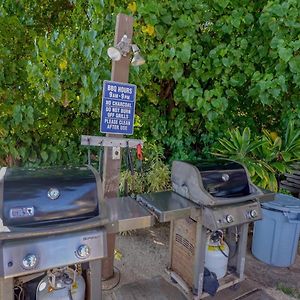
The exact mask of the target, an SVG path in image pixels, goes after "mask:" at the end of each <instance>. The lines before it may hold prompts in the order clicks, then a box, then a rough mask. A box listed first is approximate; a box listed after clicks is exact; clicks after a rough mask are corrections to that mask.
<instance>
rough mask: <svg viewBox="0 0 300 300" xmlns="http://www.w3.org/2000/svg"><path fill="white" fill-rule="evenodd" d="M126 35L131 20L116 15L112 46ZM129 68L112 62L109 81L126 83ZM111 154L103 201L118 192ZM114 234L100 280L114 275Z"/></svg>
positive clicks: (108, 153)
mask: <svg viewBox="0 0 300 300" xmlns="http://www.w3.org/2000/svg"><path fill="white" fill-rule="evenodd" d="M124 35H127V37H128V38H129V39H131V40H132V35H133V18H132V17H130V16H127V15H124V14H118V15H117V20H116V29H115V41H114V45H117V44H118V42H119V41H120V40H121V39H122V37H123V36H124ZM129 66H130V55H127V56H122V58H121V59H120V60H119V61H113V62H112V73H111V80H112V81H117V82H128V77H129ZM106 136H107V137H120V138H121V137H122V135H114V134H107V135H106ZM117 156H118V155H115V154H114V153H113V148H112V147H104V163H103V164H104V165H103V190H104V199H105V200H106V201H109V198H114V197H117V195H118V191H119V182H120V171H121V157H122V156H121V155H119V157H120V158H119V159H116V157H117ZM115 240H116V235H115V234H108V236H107V245H108V257H107V258H105V259H104V260H103V261H102V279H104V280H105V279H108V278H110V277H112V276H113V275H114V267H113V265H114V249H115Z"/></svg>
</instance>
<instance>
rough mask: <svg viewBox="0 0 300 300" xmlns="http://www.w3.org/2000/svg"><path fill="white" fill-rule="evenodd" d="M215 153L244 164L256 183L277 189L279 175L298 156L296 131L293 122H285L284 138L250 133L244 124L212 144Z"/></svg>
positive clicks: (297, 131)
mask: <svg viewBox="0 0 300 300" xmlns="http://www.w3.org/2000/svg"><path fill="white" fill-rule="evenodd" d="M214 150H215V152H216V153H215V154H216V155H217V156H221V157H225V158H230V159H233V160H236V161H239V162H242V163H244V164H245V165H246V166H247V168H248V170H249V173H250V175H251V177H252V179H253V181H254V183H256V184H257V185H259V186H261V187H263V188H268V189H270V190H272V191H278V188H279V187H278V180H279V178H280V175H282V174H284V173H286V172H288V171H290V165H291V164H292V163H293V162H295V161H297V160H299V157H300V132H299V130H295V125H294V122H293V121H291V122H289V123H288V126H287V128H286V130H285V133H284V137H283V138H281V137H279V136H278V135H277V133H275V132H269V131H267V130H265V129H264V130H263V135H262V136H252V137H251V131H250V129H249V128H248V127H246V128H245V129H244V130H243V133H242V134H241V133H240V131H239V129H238V128H236V129H234V130H231V131H228V138H220V139H219V141H218V144H217V145H216V146H215V149H214Z"/></svg>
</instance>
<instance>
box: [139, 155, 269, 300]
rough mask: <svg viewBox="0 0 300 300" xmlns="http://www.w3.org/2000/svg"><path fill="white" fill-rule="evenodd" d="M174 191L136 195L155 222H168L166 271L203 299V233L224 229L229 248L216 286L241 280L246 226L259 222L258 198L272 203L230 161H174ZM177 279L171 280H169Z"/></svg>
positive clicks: (244, 172)
mask: <svg viewBox="0 0 300 300" xmlns="http://www.w3.org/2000/svg"><path fill="white" fill-rule="evenodd" d="M172 187H173V191H169V192H162V193H153V194H146V195H140V196H138V198H137V200H138V202H139V203H141V204H142V205H144V206H145V207H146V208H147V209H148V210H150V211H151V212H152V213H153V214H154V215H155V216H156V218H157V219H158V220H159V221H161V222H163V221H171V234H170V270H171V274H174V272H175V274H176V276H175V277H177V276H178V275H179V276H180V277H181V278H182V279H183V280H184V281H185V282H186V283H187V285H188V286H190V288H191V289H192V291H193V293H194V295H195V297H196V299H199V298H201V297H202V289H203V280H204V266H205V265H206V262H205V260H206V254H207V248H208V234H207V232H208V231H211V232H216V231H218V230H223V232H224V233H225V231H226V237H227V243H228V246H229V249H230V252H229V255H226V256H229V262H228V266H230V268H228V270H229V269H230V270H231V271H230V272H226V274H227V276H225V277H224V278H222V279H221V280H220V288H219V289H221V288H225V287H228V286H230V285H233V284H236V283H238V282H239V281H241V280H243V278H244V267H245V256H246V245H247V235H248V225H249V223H250V222H253V221H256V220H259V219H261V216H262V215H261V208H260V203H259V201H260V200H271V199H272V197H273V194H271V193H265V192H263V191H262V190H260V189H259V188H258V187H256V186H255V185H254V184H253V183H252V182H251V180H250V178H249V175H248V173H247V170H246V169H245V168H244V167H243V166H242V165H241V164H239V163H237V162H233V161H229V160H211V161H207V160H206V161H204V160H202V161H200V160H199V161H195V162H185V161H174V162H173V165H172ZM174 279H176V278H174Z"/></svg>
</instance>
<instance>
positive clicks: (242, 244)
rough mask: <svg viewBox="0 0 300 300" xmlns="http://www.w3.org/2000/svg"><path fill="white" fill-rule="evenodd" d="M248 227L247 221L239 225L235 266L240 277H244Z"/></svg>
mask: <svg viewBox="0 0 300 300" xmlns="http://www.w3.org/2000/svg"><path fill="white" fill-rule="evenodd" d="M248 227H249V223H246V224H242V225H240V226H239V236H240V237H239V245H238V253H237V266H236V271H237V274H238V275H239V278H240V279H244V270H245V260H246V250H247V239H248Z"/></svg>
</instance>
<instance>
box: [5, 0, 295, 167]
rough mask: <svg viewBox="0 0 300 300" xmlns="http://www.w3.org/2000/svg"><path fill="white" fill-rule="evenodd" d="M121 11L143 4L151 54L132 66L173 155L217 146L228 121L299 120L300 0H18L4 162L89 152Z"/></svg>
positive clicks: (141, 111)
mask: <svg viewBox="0 0 300 300" xmlns="http://www.w3.org/2000/svg"><path fill="white" fill-rule="evenodd" d="M118 12H124V13H126V14H131V15H133V17H134V19H135V23H134V41H135V42H136V43H137V44H138V45H139V46H140V48H141V50H142V52H143V55H144V56H145V58H146V60H147V63H146V64H145V65H143V66H141V67H139V68H131V70H130V82H131V83H135V84H137V86H138V89H137V90H138V94H137V105H136V124H135V125H136V126H135V136H136V137H139V138H143V139H144V140H146V141H148V142H155V143H159V144H161V145H162V146H163V148H164V154H165V156H166V158H167V159H174V158H181V159H188V158H194V157H198V156H199V155H206V154H208V153H209V152H210V147H211V144H212V143H213V142H214V141H216V140H217V138H219V137H222V136H223V135H224V132H225V131H226V130H227V129H228V128H234V127H236V126H240V127H247V126H248V127H249V128H250V129H251V130H252V131H253V132H254V133H258V132H259V131H260V130H261V129H262V128H266V129H267V130H270V131H280V130H282V129H283V128H284V126H285V122H286V119H287V116H289V117H291V118H293V119H294V120H295V121H296V126H299V117H300V102H299V82H300V80H299V79H300V77H299V76H300V55H299V49H300V43H299V33H300V24H299V14H300V4H299V1H296V0H285V1H279V0H272V1H266V0H263V1H245V0H204V1H197V0H187V1H177V0H165V1H160V2H157V1H154V0H148V1H144V0H141V1H132V2H128V1H122V0H115V1H103V0H102V1H99V0H89V1H86V0H58V1H49V0H41V1H36V0H19V1H13V0H7V1H2V2H1V3H0V17H1V19H0V162H1V164H14V163H19V164H22V165H41V164H65V163H70V162H74V163H80V162H82V161H83V152H82V150H81V148H80V145H79V144H80V143H79V140H80V139H79V136H80V135H81V134H98V133H99V117H100V98H101V88H102V82H103V80H104V79H109V78H110V61H109V59H108V57H107V54H106V50H107V48H108V47H109V46H110V45H111V44H112V43H113V35H114V32H113V31H114V26H115V24H114V23H115V18H116V14H117V13H118ZM297 122H298V123H297ZM297 128H299V127H297Z"/></svg>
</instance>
